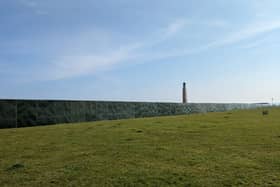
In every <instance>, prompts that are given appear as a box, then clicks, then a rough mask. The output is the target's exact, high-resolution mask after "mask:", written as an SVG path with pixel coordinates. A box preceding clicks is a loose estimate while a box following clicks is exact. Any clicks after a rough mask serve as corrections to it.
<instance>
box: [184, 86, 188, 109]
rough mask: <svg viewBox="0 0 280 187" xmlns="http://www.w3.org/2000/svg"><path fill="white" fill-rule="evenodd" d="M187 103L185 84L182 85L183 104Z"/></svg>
mask: <svg viewBox="0 0 280 187" xmlns="http://www.w3.org/2000/svg"><path fill="white" fill-rule="evenodd" d="M187 102H188V101H187V88H186V83H185V82H184V83H183V104H186V103H187Z"/></svg>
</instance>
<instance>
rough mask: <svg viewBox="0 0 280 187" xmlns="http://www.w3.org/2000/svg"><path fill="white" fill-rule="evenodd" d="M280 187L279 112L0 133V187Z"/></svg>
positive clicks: (55, 127) (227, 113) (198, 116)
mask: <svg viewBox="0 0 280 187" xmlns="http://www.w3.org/2000/svg"><path fill="white" fill-rule="evenodd" d="M83 185H84V186H280V109H278V108H274V109H269V115H267V116H263V115H262V113H261V110H250V111H233V112H225V113H209V114H197V115H189V116H174V117H159V118H145V119H132V120H118V121H103V122H93V123H83V124H75V125H69V124H65V125H57V126H45V127H34V128H23V129H6V130H0V186H83Z"/></svg>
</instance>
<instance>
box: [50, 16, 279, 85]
mask: <svg viewBox="0 0 280 187" xmlns="http://www.w3.org/2000/svg"><path fill="white" fill-rule="evenodd" d="M214 23H219V24H218V25H217V26H221V23H223V25H224V22H214ZM189 24H190V23H189V22H187V21H185V20H182V19H178V20H175V21H174V22H173V23H171V24H169V25H168V26H167V27H166V28H164V29H163V30H162V31H161V32H160V33H161V34H160V35H159V36H158V37H157V38H155V39H153V40H147V41H141V42H135V43H134V44H130V45H125V46H124V47H121V48H119V49H116V50H114V51H113V52H109V53H105V54H104V55H99V54H81V55H67V54H66V55H62V56H60V57H58V58H57V59H56V60H55V61H54V62H53V63H51V66H50V67H49V68H48V69H49V70H50V73H48V76H47V77H48V78H47V79H51V80H58V79H66V78H71V77H77V76H81V75H87V74H91V73H94V72H97V71H100V70H107V69H110V68H112V67H114V66H117V65H119V64H122V63H125V62H128V61H134V62H136V61H141V63H145V62H147V61H151V60H159V59H165V58H172V57H179V56H186V55H192V54H196V53H200V52H203V51H206V50H210V49H214V48H219V47H224V46H228V45H234V44H237V43H239V42H241V41H245V40H248V39H252V38H255V37H257V36H260V35H262V34H266V33H269V32H272V31H274V30H277V29H280V21H273V22H261V23H255V24H250V25H248V26H246V27H244V28H243V29H240V30H238V31H235V32H232V33H231V34H229V35H228V36H225V37H224V38H222V39H218V40H216V41H213V42H210V43H206V44H204V45H201V46H199V47H197V48H191V49H189V48H187V49H184V48H183V49H182V48H179V49H176V50H173V51H168V52H166V51H160V52H158V53H155V52H153V53H149V52H148V53H147V52H146V53H145V52H140V51H141V50H143V49H145V48H147V47H151V46H152V47H156V46H157V45H160V44H162V43H164V42H165V41H166V40H168V39H170V38H172V37H173V36H176V34H177V33H179V32H181V31H183V30H184V29H185V27H186V26H187V25H189ZM210 24H211V23H209V22H208V23H207V25H210Z"/></svg>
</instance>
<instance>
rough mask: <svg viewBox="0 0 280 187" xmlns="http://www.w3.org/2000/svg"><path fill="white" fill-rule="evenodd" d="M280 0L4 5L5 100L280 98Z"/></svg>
mask: <svg viewBox="0 0 280 187" xmlns="http://www.w3.org/2000/svg"><path fill="white" fill-rule="evenodd" d="M279 10H280V2H279V1H278V0H266V1H262V0H246V1H244V0H228V1H225V0H211V1H209V0H173V1H170V0H133V1H132V0H118V1H116V0H102V1H97V0H81V1H76V0H75V1H74V0H48V1H46V0H9V1H5V0H1V1H0V28H1V29H0V85H1V90H0V98H5V99H7V98H25V99H32V98H33V99H36V98H40V99H86V100H126V101H163V102H180V101H181V87H182V85H181V84H182V82H183V81H186V82H187V87H188V95H189V100H190V101H191V102H269V101H270V100H271V98H272V97H274V99H275V100H276V101H279V100H280V87H279V86H278V85H279V81H280V73H279V70H280V52H279V48H280V13H279Z"/></svg>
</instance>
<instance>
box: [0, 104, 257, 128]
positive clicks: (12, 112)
mask: <svg viewBox="0 0 280 187" xmlns="http://www.w3.org/2000/svg"><path fill="white" fill-rule="evenodd" d="M260 106H261V105H259V104H220V103H219V104H218V103H189V104H181V103H151V102H108V101H67V100H64V101H63V100H62V101H58V100H0V128H17V127H29V126H39V125H50V124H58V123H74V122H88V121H100V120H113V119H128V118H141V117H154V116H168V115H181V114H192V113H205V112H223V111H229V110H234V109H253V108H257V107H260Z"/></svg>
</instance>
